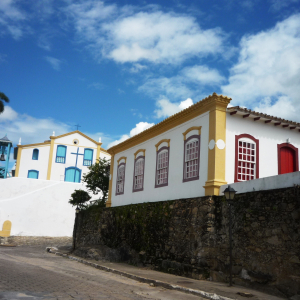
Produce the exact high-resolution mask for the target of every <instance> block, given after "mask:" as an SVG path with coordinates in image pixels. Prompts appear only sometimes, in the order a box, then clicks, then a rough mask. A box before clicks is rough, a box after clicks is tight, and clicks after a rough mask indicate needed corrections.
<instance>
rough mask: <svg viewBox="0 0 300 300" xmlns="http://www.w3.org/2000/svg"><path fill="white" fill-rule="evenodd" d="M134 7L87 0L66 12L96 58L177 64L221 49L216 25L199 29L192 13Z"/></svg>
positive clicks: (220, 33) (222, 39) (220, 32)
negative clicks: (166, 11) (187, 14)
mask: <svg viewBox="0 0 300 300" xmlns="http://www.w3.org/2000/svg"><path fill="white" fill-rule="evenodd" d="M136 10H137V7H135V9H126V7H123V8H121V9H118V8H117V7H116V6H115V5H104V3H103V2H102V1H95V0H89V1H85V2H80V3H77V4H71V5H69V6H68V7H67V9H66V10H65V12H66V13H67V14H68V16H69V17H70V18H71V20H73V23H74V26H75V30H76V33H77V35H78V37H79V39H80V41H85V42H88V43H89V49H91V50H92V51H93V53H94V55H95V57H97V58H101V57H106V58H111V59H113V60H114V61H116V62H120V63H125V62H131V63H137V62H139V61H143V60H145V61H150V62H152V63H175V64H177V63H180V62H182V61H184V60H186V59H188V58H191V57H200V56H201V57H203V56H207V55H209V54H217V53H222V51H223V42H224V35H223V33H222V31H221V30H220V29H219V28H213V29H206V30H204V29H201V28H200V26H199V25H198V23H197V22H196V19H195V18H194V17H191V16H186V15H179V14H175V13H164V12H162V11H154V12H153V11H152V12H145V11H144V12H136Z"/></svg>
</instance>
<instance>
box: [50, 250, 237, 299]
mask: <svg viewBox="0 0 300 300" xmlns="http://www.w3.org/2000/svg"><path fill="white" fill-rule="evenodd" d="M46 251H47V252H49V253H52V254H55V255H58V256H62V257H65V258H69V259H72V260H75V261H77V262H80V263H82V264H84V265H88V266H91V267H94V268H96V269H99V270H102V271H106V272H111V273H114V274H117V275H121V276H125V277H127V278H130V279H134V280H136V281H139V282H143V283H148V284H153V286H159V287H163V288H166V289H169V290H175V291H180V292H184V293H187V294H192V295H196V296H201V297H204V298H207V299H212V300H234V299H232V298H228V297H223V296H220V295H217V294H215V293H207V292H204V291H201V290H195V289H189V288H185V287H183V286H180V285H174V284H170V283H167V282H164V281H160V280H154V279H149V278H145V277H142V276H138V275H133V274H130V273H126V272H123V271H118V270H116V269H112V268H109V267H105V266H101V265H99V264H96V263H93V262H89V261H87V260H84V259H81V258H78V257H75V256H71V255H68V254H64V253H61V252H57V251H55V250H52V249H51V247H47V248H46Z"/></svg>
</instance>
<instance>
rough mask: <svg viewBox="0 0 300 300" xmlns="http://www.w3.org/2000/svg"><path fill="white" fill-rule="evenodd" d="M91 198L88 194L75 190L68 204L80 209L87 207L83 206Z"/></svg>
mask: <svg viewBox="0 0 300 300" xmlns="http://www.w3.org/2000/svg"><path fill="white" fill-rule="evenodd" d="M91 198H92V197H91V196H90V195H89V194H88V192H86V191H84V190H75V191H74V193H73V194H71V199H70V200H69V203H70V204H72V205H73V206H78V207H79V208H80V209H82V208H86V207H87V205H85V204H84V203H85V202H87V201H89V200H90V199H91Z"/></svg>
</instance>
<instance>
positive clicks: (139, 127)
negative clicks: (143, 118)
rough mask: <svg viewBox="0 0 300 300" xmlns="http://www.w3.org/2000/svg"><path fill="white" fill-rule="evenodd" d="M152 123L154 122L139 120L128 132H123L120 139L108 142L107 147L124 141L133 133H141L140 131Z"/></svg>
mask: <svg viewBox="0 0 300 300" xmlns="http://www.w3.org/2000/svg"><path fill="white" fill-rule="evenodd" d="M153 125H154V123H148V122H139V123H138V124H136V125H135V127H134V128H133V129H131V130H130V133H129V134H123V135H122V136H121V138H120V139H118V140H116V141H114V142H111V143H109V144H108V148H110V147H113V146H115V145H117V144H120V143H122V142H124V141H125V140H127V139H129V138H130V137H133V136H134V135H137V134H139V133H141V132H142V131H144V130H146V129H148V128H150V127H152V126H153Z"/></svg>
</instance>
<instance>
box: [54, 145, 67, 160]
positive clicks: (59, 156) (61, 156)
mask: <svg viewBox="0 0 300 300" xmlns="http://www.w3.org/2000/svg"><path fill="white" fill-rule="evenodd" d="M66 152H67V147H66V146H62V145H59V146H57V152H56V160H55V162H57V163H61V164H64V163H65V162H66Z"/></svg>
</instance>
